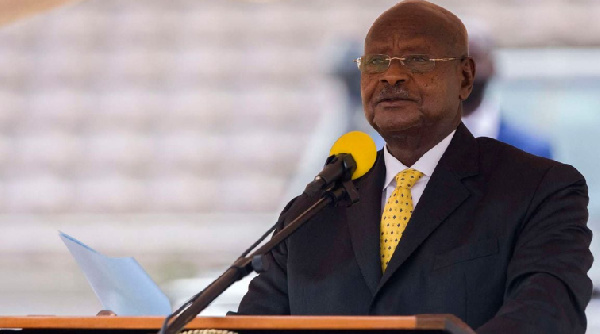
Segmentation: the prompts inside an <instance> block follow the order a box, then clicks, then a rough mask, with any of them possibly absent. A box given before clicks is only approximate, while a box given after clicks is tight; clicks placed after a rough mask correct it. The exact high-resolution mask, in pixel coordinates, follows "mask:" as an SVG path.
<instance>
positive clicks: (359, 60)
mask: <svg viewBox="0 0 600 334" xmlns="http://www.w3.org/2000/svg"><path fill="white" fill-rule="evenodd" d="M366 56H368V55H364V56H361V57H358V58H356V59H354V60H353V61H354V62H355V63H356V66H357V67H358V70H359V71H360V72H361V73H367V74H376V73H384V72H385V71H387V70H388V69H389V68H390V66H392V60H394V59H398V60H399V61H400V64H401V65H402V66H404V67H406V68H407V69H408V70H410V71H411V72H412V73H428V72H431V71H433V70H434V69H435V64H436V63H437V62H441V61H444V62H445V61H452V60H460V61H463V60H465V59H467V58H469V56H461V57H446V58H429V56H428V55H426V54H411V55H406V56H402V57H390V56H389V55H386V54H382V53H376V54H372V55H369V56H386V57H387V58H389V59H390V62H389V63H388V65H387V68H386V69H385V70H383V71H381V72H366V71H364V72H363V70H362V69H361V63H362V59H363V58H364V57H366ZM415 56H425V57H427V58H429V59H428V61H432V62H433V67H432V68H431V69H430V70H427V71H414V70H413V69H411V68H410V67H408V66H406V64H405V63H404V61H405V60H406V59H408V57H415Z"/></svg>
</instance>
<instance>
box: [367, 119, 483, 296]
mask: <svg viewBox="0 0 600 334" xmlns="http://www.w3.org/2000/svg"><path fill="white" fill-rule="evenodd" d="M477 170H478V150H477V144H476V142H475V140H474V138H473V136H472V135H471V133H470V132H469V131H468V130H467V129H466V127H465V126H464V125H462V124H461V125H460V126H459V127H458V129H457V131H456V133H455V135H454V138H453V139H452V142H451V143H450V145H449V146H448V149H447V150H446V152H445V153H444V155H443V156H442V158H441V159H440V162H439V163H438V165H437V167H436V169H435V171H434V172H433V175H432V176H431V179H430V180H429V183H428V184H427V187H426V188H425V191H424V192H423V195H422V196H421V199H420V200H419V204H417V207H416V208H415V210H414V212H413V215H412V217H411V219H410V222H409V224H408V226H407V227H406V230H405V231H404V234H403V236H402V240H401V241H400V243H399V244H398V247H397V248H396V251H395V252H394V255H393V256H392V259H391V260H390V263H389V264H388V267H387V269H386V271H385V273H384V274H383V276H382V278H381V281H380V282H379V285H378V287H377V290H379V289H381V287H382V286H383V285H385V283H386V282H387V281H388V280H389V278H390V277H391V276H392V275H393V274H394V272H395V271H396V270H398V268H399V267H400V266H401V265H402V264H403V263H404V262H405V261H406V260H407V259H408V257H409V256H410V255H411V254H412V253H413V252H414V251H415V250H416V249H417V248H418V247H419V246H420V245H421V244H423V242H424V241H425V240H426V239H427V237H428V236H429V235H430V234H431V233H432V232H433V231H434V230H435V229H436V228H437V227H438V226H439V225H440V224H441V223H442V222H443V221H444V220H446V219H447V218H448V216H449V215H450V214H451V213H452V212H453V211H454V210H456V209H457V208H458V207H459V206H460V205H461V203H463V202H464V201H465V200H466V199H467V197H469V191H468V189H467V188H466V187H465V186H464V184H463V183H462V179H463V178H465V177H467V176H471V175H474V174H476V173H477Z"/></svg>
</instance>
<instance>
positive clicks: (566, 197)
mask: <svg viewBox="0 0 600 334" xmlns="http://www.w3.org/2000/svg"><path fill="white" fill-rule="evenodd" d="M384 177H385V165H384V162H383V157H382V154H381V152H379V154H378V158H377V161H376V163H375V165H374V167H373V168H372V170H371V171H370V172H369V173H367V174H366V175H365V176H363V177H362V178H360V179H357V180H356V181H355V185H356V187H357V188H358V191H359V193H360V202H359V203H357V204H355V205H353V206H351V207H328V208H326V209H325V210H324V211H322V212H321V213H320V214H319V215H317V216H315V217H314V218H313V219H311V220H310V221H309V222H308V223H307V224H306V225H305V226H303V227H301V228H300V229H299V230H298V231H297V232H296V233H295V234H293V235H292V236H291V237H290V238H289V239H288V240H287V241H286V242H285V243H283V244H281V246H280V247H279V248H277V249H276V250H275V251H274V252H273V253H272V257H271V258H270V260H271V262H272V263H271V267H270V269H269V270H268V271H267V272H266V273H263V274H261V275H259V276H258V277H256V278H255V279H254V280H253V281H252V283H251V284H250V288H249V291H248V293H247V294H246V296H245V297H244V298H243V300H242V302H241V304H240V307H239V313H242V314H294V315H334V314H336V315H408V314H422V313H451V314H454V315H456V316H458V317H459V318H461V319H462V320H463V321H465V322H466V323H467V324H468V325H470V326H471V327H472V328H474V329H477V331H478V333H511V334H516V333H570V334H572V333H583V332H584V331H585V328H586V318H585V313H584V309H585V307H586V305H587V303H588V301H589V299H590V297H591V291H592V285H591V281H590V280H589V278H588V277H587V270H588V269H589V268H590V266H591V263H592V255H591V253H590V251H589V243H590V241H591V232H590V230H589V229H588V228H587V227H586V222H587V202H588V198H587V186H586V183H585V180H584V178H583V177H582V176H581V175H580V174H579V173H578V172H577V171H576V170H575V169H574V168H573V167H570V166H567V165H563V164H560V163H558V162H554V161H551V160H548V159H544V158H539V157H535V156H533V155H530V154H527V153H525V152H523V151H520V150H517V149H515V148H513V147H512V146H509V145H506V144H503V143H500V142H498V141H496V140H494V139H489V138H478V139H475V138H473V136H472V135H471V134H470V133H469V131H468V130H467V129H466V127H464V125H462V124H461V125H460V126H459V128H458V130H457V132H456V134H455V136H454V138H453V139H452V142H451V143H450V146H449V147H448V149H447V151H446V152H445V153H444V155H443V156H442V158H441V160H440V162H439V164H438V166H437V167H436V169H435V171H434V173H433V175H432V176H431V179H430V180H429V183H428V184H427V187H426V189H425V191H424V193H423V195H422V197H421V199H420V200H419V204H418V205H417V207H416V208H415V210H414V213H413V216H412V218H411V220H410V222H409V224H408V227H407V229H406V230H405V232H404V235H403V237H402V240H401V241H400V243H399V245H398V248H397V249H396V252H395V253H394V255H393V257H392V260H391V262H390V263H389V267H388V269H387V270H386V272H385V273H384V274H383V275H382V273H381V267H380V262H379V219H380V211H381V194H382V189H383V182H384ZM313 201H314V199H312V198H308V197H307V196H305V195H302V196H299V197H297V198H296V199H295V200H294V201H292V202H291V203H290V204H289V205H288V206H287V207H286V208H285V210H284V212H283V214H282V215H281V218H280V222H281V224H285V223H286V222H288V221H290V220H291V219H293V218H294V217H296V216H297V215H298V214H299V213H300V212H302V210H304V209H305V208H306V207H307V206H309V205H310V204H311V203H312V202H313Z"/></svg>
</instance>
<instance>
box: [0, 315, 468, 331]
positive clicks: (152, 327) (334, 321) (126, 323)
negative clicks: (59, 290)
mask: <svg viewBox="0 0 600 334" xmlns="http://www.w3.org/2000/svg"><path fill="white" fill-rule="evenodd" d="M163 320H164V318H162V317H119V316H95V317H58V316H18V317H0V333H156V332H158V330H159V328H160V327H161V326H162V323H163ZM15 329H16V330H18V331H17V332H14V331H13V330H15ZM202 329H214V330H227V331H233V332H237V333H256V332H261V333H264V332H272V333H280V332H288V331H289V332H293V333H300V332H318V333H327V332H337V333H340V334H341V333H367V332H368V333H392V332H401V333H418V334H425V333H451V334H474V333H475V332H474V331H473V330H472V329H470V328H469V327H468V326H467V325H466V324H465V323H463V322H462V321H461V320H460V319H458V318H456V317H455V316H453V315H415V316H371V317H369V316H300V317H298V316H283V317H280V316H251V317H250V316H228V317H198V318H195V319H194V320H193V321H192V322H190V323H189V324H188V325H187V326H186V327H185V330H202Z"/></svg>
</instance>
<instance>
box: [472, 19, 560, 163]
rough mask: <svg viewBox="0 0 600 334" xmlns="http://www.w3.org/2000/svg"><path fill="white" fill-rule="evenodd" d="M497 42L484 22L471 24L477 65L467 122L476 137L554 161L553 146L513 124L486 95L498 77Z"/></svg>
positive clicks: (473, 53)
mask: <svg viewBox="0 0 600 334" xmlns="http://www.w3.org/2000/svg"><path fill="white" fill-rule="evenodd" d="M493 47H494V42H493V39H492V37H491V35H490V33H489V32H488V30H487V29H486V27H485V26H484V25H483V24H481V23H480V22H477V21H473V22H471V23H470V24H469V55H470V56H471V57H472V58H473V59H474V61H475V63H476V64H477V72H476V74H475V81H474V82H473V91H472V92H471V95H470V96H469V98H468V99H467V100H466V101H465V102H464V103H463V122H464V123H465V125H466V126H467V128H468V129H469V131H471V133H473V135H474V136H475V137H490V138H496V139H498V140H499V141H501V142H505V143H507V144H510V145H512V146H514V147H516V148H520V149H522V150H523V151H525V152H529V153H531V154H535V155H537V156H540V157H545V158H549V159H552V146H551V144H550V143H549V142H548V141H547V140H545V139H543V138H542V137H540V136H538V135H535V134H531V133H527V132H525V131H524V130H523V129H521V128H519V127H518V126H515V125H514V124H512V123H511V122H509V121H508V120H507V119H506V118H505V117H504V116H503V115H502V113H501V110H500V106H499V105H498V104H497V103H496V102H494V101H492V99H490V98H489V97H488V96H487V95H486V88H487V86H488V83H489V82H490V80H492V79H493V77H494V75H495V74H496V66H495V63H494V57H493V55H492V50H493Z"/></svg>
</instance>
